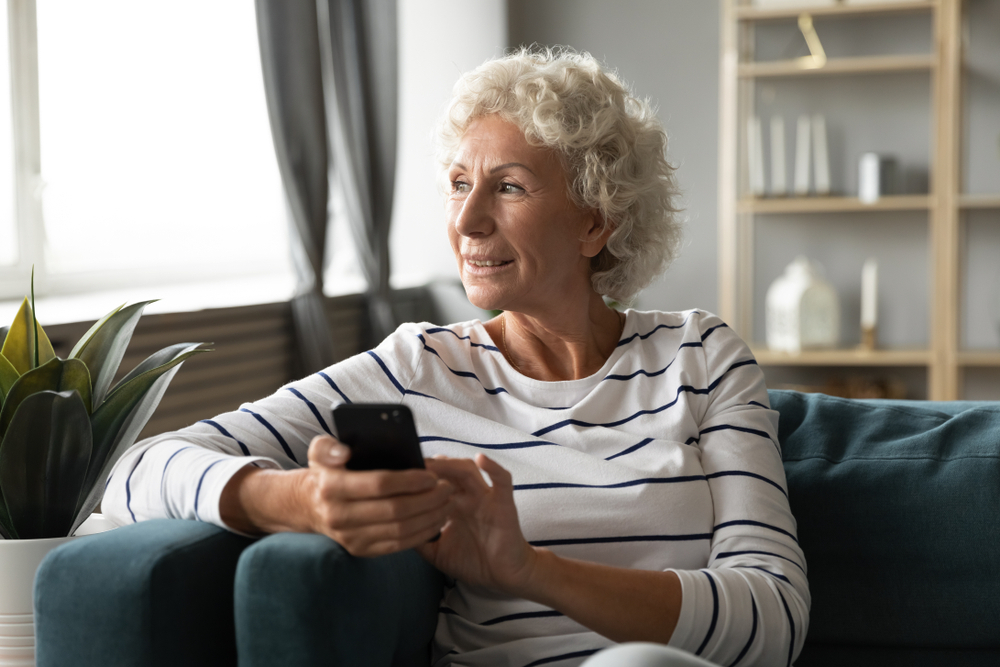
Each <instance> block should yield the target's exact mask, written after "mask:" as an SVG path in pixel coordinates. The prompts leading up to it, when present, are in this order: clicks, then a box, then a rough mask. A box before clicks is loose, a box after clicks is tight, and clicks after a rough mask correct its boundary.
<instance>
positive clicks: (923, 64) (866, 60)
mask: <svg viewBox="0 0 1000 667" xmlns="http://www.w3.org/2000/svg"><path fill="white" fill-rule="evenodd" d="M802 62H803V61H799V60H775V61H769V62H754V63H741V64H740V65H739V67H738V68H737V73H738V74H739V76H741V77H743V78H752V77H757V78H764V77H777V76H821V75H826V74H875V73H879V72H906V71H915V70H927V71H930V70H931V69H933V67H934V56H933V55H930V54H919V55H909V56H864V57H860V58H831V59H830V60H827V61H826V64H825V65H823V66H822V67H817V68H809V67H806V66H804V65H802V64H801V63H802Z"/></svg>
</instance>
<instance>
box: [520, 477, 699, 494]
mask: <svg viewBox="0 0 1000 667" xmlns="http://www.w3.org/2000/svg"><path fill="white" fill-rule="evenodd" d="M704 481H705V476H704V475H684V476H679V477H646V478H644V479H633V480H630V481H628V482H618V483H617V484H572V483H570V482H542V483H539V484H515V485H514V490H515V491H530V490H533V489H623V488H625V487H628V486H642V485H643V484H676V483H679V482H704Z"/></svg>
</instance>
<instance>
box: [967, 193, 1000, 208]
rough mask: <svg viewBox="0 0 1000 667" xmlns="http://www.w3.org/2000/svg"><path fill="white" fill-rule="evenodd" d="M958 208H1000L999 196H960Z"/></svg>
mask: <svg viewBox="0 0 1000 667" xmlns="http://www.w3.org/2000/svg"><path fill="white" fill-rule="evenodd" d="M958 205H959V207H960V208H1000V195H961V196H959V198H958Z"/></svg>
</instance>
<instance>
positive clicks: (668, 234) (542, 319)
mask: <svg viewBox="0 0 1000 667" xmlns="http://www.w3.org/2000/svg"><path fill="white" fill-rule="evenodd" d="M439 139H440V147H441V150H440V155H441V157H442V165H443V169H444V173H445V175H446V177H447V182H448V184H449V185H448V192H447V195H446V205H445V211H446V219H447V230H448V237H449V240H450V242H451V246H452V249H453V251H454V253H455V259H456V261H457V263H458V267H459V271H460V273H461V277H462V281H463V283H464V285H465V289H466V292H467V293H468V296H469V299H470V300H471V301H472V302H473V303H474V304H476V305H477V306H479V307H480V308H484V309H494V310H502V311H503V313H502V314H501V315H499V316H498V317H495V318H494V319H492V320H490V321H488V322H486V323H481V322H480V321H478V320H474V321H471V322H464V323H460V324H452V325H449V326H446V327H440V326H434V325H430V324H426V323H425V324H405V325H403V326H401V327H400V328H399V329H398V330H397V331H396V332H395V333H394V334H392V335H391V336H389V337H388V338H387V339H386V340H385V341H384V342H383V343H382V344H381V345H379V346H378V347H377V348H376V349H374V350H372V351H369V352H367V353H364V354H360V355H358V356H356V357H353V358H351V359H348V360H346V361H344V362H341V363H339V364H336V365H334V366H332V367H330V368H327V369H326V370H324V371H322V372H319V373H316V374H315V375H311V376H309V377H307V378H305V379H303V380H300V381H298V382H294V383H292V384H290V385H288V386H287V387H284V388H283V389H281V390H279V391H278V392H277V393H276V394H274V395H273V396H271V397H268V398H265V399H263V400H261V401H258V402H256V403H252V404H248V405H246V406H244V407H243V408H241V409H240V411H239V412H233V413H229V414H225V415H221V416H219V417H216V418H215V419H212V420H206V421H204V422H200V423H198V424H196V425H194V426H192V427H190V428H187V429H185V430H183V431H180V432H177V433H169V434H165V435H162V436H159V437H156V438H152V439H150V440H146V441H144V442H142V443H139V444H138V445H136V446H135V447H134V448H133V449H132V450H130V452H129V453H128V454H127V455H126V456H124V457H123V458H122V459H121V461H120V462H119V464H118V465H117V467H116V468H115V470H114V472H113V473H112V475H111V478H110V481H109V485H108V490H107V494H106V496H105V502H104V508H105V511H106V512H107V513H108V514H110V515H111V516H112V517H113V518H114V519H116V520H117V521H119V522H122V523H127V522H133V521H141V520H143V519H150V518H154V517H176V518H186V519H198V520H201V521H209V522H213V523H216V524H218V525H220V526H224V527H226V528H229V529H231V530H234V531H238V532H242V533H245V534H264V533H270V532H276V531H300V532H316V533H322V534H325V535H328V536H330V537H331V538H333V539H334V540H336V541H337V542H339V543H340V544H341V545H343V546H344V547H345V548H346V549H347V550H348V551H349V552H350V553H352V554H354V555H357V556H376V555H380V554H387V553H391V552H394V551H398V550H403V549H410V548H415V549H417V551H418V552H419V553H420V554H421V555H422V556H423V557H424V558H426V559H427V560H428V561H429V562H430V563H432V564H433V565H434V566H436V567H437V568H439V569H440V570H442V571H443V572H444V573H445V574H446V575H448V577H449V578H450V579H452V580H453V581H454V585H453V586H450V587H449V588H448V589H447V590H446V592H445V593H444V598H443V600H442V602H441V614H440V616H439V621H438V629H437V633H436V637H435V646H434V651H435V656H434V659H435V664H436V665H517V666H524V665H529V664H530V665H541V664H558V665H573V664H580V663H581V662H582V661H583V660H585V659H587V657H588V656H590V655H591V654H594V653H596V652H598V651H599V650H600V649H602V648H605V647H609V646H612V645H613V644H615V643H618V642H632V641H640V642H655V643H658V644H665V645H669V646H670V647H675V648H676V649H680V650H681V651H685V652H688V653H690V654H694V655H697V656H701V658H704V659H707V660H710V661H712V663H717V664H724V665H750V664H761V665H764V664H766V665H787V664H790V663H791V661H792V660H794V659H795V656H796V655H797V653H798V651H799V649H800V647H801V646H802V642H803V639H804V636H805V633H806V625H807V622H808V608H809V592H808V587H807V583H806V577H805V560H804V558H803V554H802V551H801V550H800V549H799V546H798V543H797V541H796V538H795V520H794V518H793V517H792V514H791V512H790V510H789V506H788V498H787V493H786V489H785V477H784V472H783V469H782V463H781V455H780V451H779V449H778V443H777V438H776V425H777V414H776V413H775V412H773V411H771V410H769V409H768V397H767V393H766V391H765V387H764V381H763V378H762V374H761V372H760V370H759V368H758V367H757V365H756V362H755V361H754V358H753V356H752V355H751V353H750V351H749V350H748V349H747V347H746V345H745V344H744V343H743V342H742V341H741V340H740V339H739V338H738V337H737V336H736V335H735V334H734V333H733V332H732V330H730V329H729V328H727V327H726V325H725V323H723V322H722V321H721V320H719V318H717V317H715V316H713V315H710V314H708V313H706V312H702V311H698V310H692V311H688V312H680V313H665V312H640V311H635V310H626V311H625V312H619V311H617V310H614V309H612V308H610V307H608V305H606V300H607V299H611V300H614V301H617V302H621V303H627V302H628V301H629V300H630V299H631V298H633V297H634V295H635V294H636V293H637V292H638V291H639V290H640V289H641V288H643V287H644V286H646V285H647V284H649V282H650V281H651V280H652V279H653V278H654V277H655V276H657V275H658V274H659V273H661V272H662V271H663V270H664V268H665V267H666V265H667V263H668V261H669V260H670V258H671V256H672V254H673V250H674V248H675V246H676V243H677V237H678V230H677V228H678V223H677V220H676V211H677V208H676V203H675V200H676V197H677V189H676V185H675V181H674V177H673V174H672V172H673V168H672V167H671V166H670V165H669V164H668V163H667V162H666V159H665V156H664V152H665V148H666V136H665V134H664V131H663V129H662V127H661V125H660V123H659V122H658V121H657V119H656V117H655V115H654V113H653V111H652V110H651V108H650V106H649V105H648V103H646V102H644V101H641V100H639V99H637V98H636V97H634V96H633V95H632V94H631V93H630V92H629V90H628V89H627V88H626V87H625V86H624V85H623V84H622V83H621V82H620V81H619V80H618V79H617V78H616V77H615V75H614V74H612V73H609V72H607V71H604V70H603V69H602V68H601V66H600V65H599V64H598V63H597V62H596V61H595V60H594V59H593V58H592V57H590V56H589V55H585V54H584V55H579V54H575V53H571V52H566V51H556V52H553V51H544V52H531V51H524V50H522V51H519V52H517V53H514V54H513V55H510V56H507V57H504V58H501V59H498V60H494V61H490V62H487V63H486V64H484V65H483V66H481V67H480V68H479V69H477V70H475V71H473V72H471V73H469V74H466V75H465V76H463V77H462V78H461V79H460V80H459V82H458V84H457V85H456V87H455V93H454V99H453V100H452V102H451V105H450V107H449V108H448V111H447V113H446V116H445V118H444V121H443V123H442V125H441V129H440V132H439ZM360 401H372V402H383V403H385V402H400V403H403V404H406V405H408V406H410V408H411V409H412V411H413V413H414V414H415V416H416V420H417V424H418V427H419V430H420V434H421V441H422V443H423V448H424V453H425V455H427V456H430V457H433V458H430V459H428V461H427V469H426V470H408V471H401V472H400V471H397V472H391V471H367V472H359V471H350V470H347V469H345V467H344V464H345V462H346V461H347V460H348V458H349V457H350V451H349V449H348V448H347V447H345V446H344V445H341V444H340V443H338V441H337V440H336V439H335V438H334V437H332V436H331V435H328V434H329V433H330V432H331V429H330V424H329V419H328V411H327V408H328V406H329V405H330V404H331V403H334V404H336V403H341V402H360ZM484 473H485V475H484ZM487 478H488V479H487ZM438 533H440V538H439V539H437V540H433V539H432V538H434V537H435V536H436V535H438ZM637 650H640V652H646V650H645V648H643V647H639V649H637ZM653 652H654V653H655V650H653ZM664 652H665V653H670V652H671V651H670V649H664ZM592 660H594V661H595V664H597V663H600V664H629V663H628V660H631V658H622V657H619V658H614V657H613V654H612V656H611V657H609V656H603V657H602V656H601V655H599V656H594V657H593V658H592ZM602 660H603V661H604V662H601V661H602ZM637 660H638V659H637ZM692 660H694V661H697V662H700V660H698V659H697V658H693V657H692ZM631 664H639V663H638V662H633V663H631ZM643 664H647V663H643ZM649 664H652V663H649Z"/></svg>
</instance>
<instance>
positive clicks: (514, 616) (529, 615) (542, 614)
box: [479, 610, 563, 625]
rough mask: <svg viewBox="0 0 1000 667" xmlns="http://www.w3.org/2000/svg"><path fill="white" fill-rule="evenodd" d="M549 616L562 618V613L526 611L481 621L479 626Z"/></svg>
mask: <svg viewBox="0 0 1000 667" xmlns="http://www.w3.org/2000/svg"><path fill="white" fill-rule="evenodd" d="M550 616H563V614H562V612H558V611H555V610H552V611H526V612H524V613H521V614H508V615H507V616H498V617H497V618H491V619H490V620H488V621H483V622H482V623H480V624H479V625H496V624H497V623H506V622H507V621H519V620H521V619H522V618H547V617H550Z"/></svg>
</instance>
